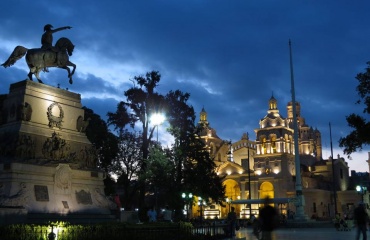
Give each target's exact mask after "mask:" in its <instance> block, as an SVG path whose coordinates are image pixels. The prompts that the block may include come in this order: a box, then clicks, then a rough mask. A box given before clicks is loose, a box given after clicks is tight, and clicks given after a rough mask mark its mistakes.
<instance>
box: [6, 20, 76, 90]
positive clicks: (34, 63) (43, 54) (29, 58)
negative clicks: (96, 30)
mask: <svg viewBox="0 0 370 240" xmlns="http://www.w3.org/2000/svg"><path fill="white" fill-rule="evenodd" d="M52 28H53V26H52V25H50V24H47V25H45V26H44V34H43V35H42V37H41V44H42V47H41V48H33V49H27V48H25V47H23V46H17V47H15V49H14V50H13V52H12V54H11V55H10V57H9V58H8V60H6V61H5V62H4V63H3V64H1V66H3V67H5V68H6V67H10V66H12V65H13V64H15V63H16V62H17V61H18V60H19V59H21V58H22V57H23V56H24V55H26V62H27V65H28V68H29V69H30V72H29V73H28V75H27V76H28V78H29V79H30V80H32V74H34V75H35V76H36V78H37V80H38V81H39V82H40V83H43V82H42V81H41V79H40V76H39V73H40V71H44V72H48V69H47V68H48V67H58V68H63V69H66V70H67V72H68V78H69V83H70V84H72V83H73V80H72V75H73V74H74V72H75V70H76V65H75V64H74V63H72V62H71V61H69V56H72V53H73V50H74V47H75V46H74V45H73V44H72V42H71V41H70V40H69V39H68V38H65V37H62V38H60V39H59V40H58V41H57V42H56V43H55V46H53V33H55V32H58V31H61V30H65V29H71V27H69V26H67V27H61V28H56V29H52ZM68 66H70V67H73V69H72V72H71V70H70V69H69V67H68Z"/></svg>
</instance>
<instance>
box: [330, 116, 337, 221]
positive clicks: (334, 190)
mask: <svg viewBox="0 0 370 240" xmlns="http://www.w3.org/2000/svg"><path fill="white" fill-rule="evenodd" d="M329 131H330V151H331V168H332V171H333V195H334V196H333V197H334V216H336V215H337V213H338V209H337V189H336V186H335V172H334V156H333V141H332V137H331V124H330V122H329Z"/></svg>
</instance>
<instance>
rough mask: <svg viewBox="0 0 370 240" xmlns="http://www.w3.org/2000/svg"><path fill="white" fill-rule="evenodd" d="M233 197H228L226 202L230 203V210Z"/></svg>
mask: <svg viewBox="0 0 370 240" xmlns="http://www.w3.org/2000/svg"><path fill="white" fill-rule="evenodd" d="M232 200H233V199H232V198H226V203H227V204H228V205H229V212H230V211H231V209H230V208H231V201H232Z"/></svg>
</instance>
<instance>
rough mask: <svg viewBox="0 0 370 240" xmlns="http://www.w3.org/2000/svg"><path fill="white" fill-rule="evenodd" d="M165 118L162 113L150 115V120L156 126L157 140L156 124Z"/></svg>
mask: <svg viewBox="0 0 370 240" xmlns="http://www.w3.org/2000/svg"><path fill="white" fill-rule="evenodd" d="M165 120H166V118H165V116H164V115H163V114H162V113H158V112H157V113H154V114H153V115H152V116H151V117H150V122H151V123H152V124H153V125H154V126H155V127H156V128H157V142H158V126H159V125H161V124H162V123H163V122H164V121H165Z"/></svg>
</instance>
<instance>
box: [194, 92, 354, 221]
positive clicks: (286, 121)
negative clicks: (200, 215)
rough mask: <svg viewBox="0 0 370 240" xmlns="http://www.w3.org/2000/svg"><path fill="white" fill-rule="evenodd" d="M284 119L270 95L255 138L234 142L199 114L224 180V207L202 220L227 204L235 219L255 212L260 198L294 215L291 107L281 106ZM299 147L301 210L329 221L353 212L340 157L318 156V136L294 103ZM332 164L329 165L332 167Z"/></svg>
mask: <svg viewBox="0 0 370 240" xmlns="http://www.w3.org/2000/svg"><path fill="white" fill-rule="evenodd" d="M286 110H287V117H283V116H282V115H281V114H280V111H279V109H278V102H277V100H276V99H275V98H274V97H273V96H272V97H271V98H270V99H269V101H268V108H267V114H266V115H265V116H264V117H263V118H261V119H260V120H259V127H258V128H256V129H255V130H254V133H255V137H253V138H252V137H251V136H249V134H248V133H242V134H241V139H240V140H238V141H236V142H231V141H227V140H222V139H221V138H220V137H218V136H217V134H216V130H215V129H213V128H212V127H211V126H210V123H209V122H208V119H207V112H206V111H205V109H204V108H203V109H202V111H201V112H200V120H199V123H198V124H199V125H201V126H202V127H203V131H202V133H201V136H200V137H201V138H202V139H203V141H204V143H205V144H206V146H207V148H208V151H209V152H210V155H211V157H212V158H213V159H214V162H215V164H216V169H215V171H216V172H217V174H218V175H220V176H224V177H225V178H224V180H223V183H224V185H225V187H226V197H227V198H226V199H225V205H224V206H226V207H222V206H218V205H211V206H210V207H209V208H208V209H206V210H205V213H204V216H205V217H206V218H207V217H208V218H212V217H216V216H217V217H218V218H223V217H225V216H226V214H227V212H228V211H229V208H230V206H231V205H232V206H233V207H235V209H236V211H237V214H238V215H239V217H240V218H249V217H250V214H258V209H259V208H260V207H261V204H262V202H263V199H264V198H266V197H269V198H271V199H274V201H275V206H276V207H277V208H278V209H279V211H280V213H281V214H284V215H291V214H293V215H294V212H295V196H296V186H295V184H296V181H295V180H296V176H295V172H296V170H295V168H296V167H297V166H296V165H295V154H296V153H295V150H294V149H295V148H294V137H293V135H294V129H293V106H292V103H291V102H289V103H288V104H287V106H286ZM296 115H297V123H298V131H299V132H298V149H299V153H298V154H299V158H300V162H301V164H300V166H299V167H300V170H301V171H300V172H301V182H302V189H303V196H304V211H305V214H306V215H307V217H309V218H333V217H334V216H335V213H336V212H337V213H339V214H342V215H345V214H346V215H350V214H352V211H353V207H354V205H355V204H356V203H357V202H358V201H359V200H361V197H360V196H359V195H358V194H357V193H356V191H355V190H349V167H348V164H347V162H346V161H345V160H344V158H341V157H340V156H338V157H337V159H334V160H333V159H331V158H330V159H327V160H324V159H323V158H322V143H321V133H320V131H319V130H318V129H316V128H315V129H314V128H313V127H311V126H309V125H308V124H306V122H305V119H304V118H303V117H302V116H301V106H300V104H299V103H298V102H296ZM332 163H334V166H333V165H332Z"/></svg>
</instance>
